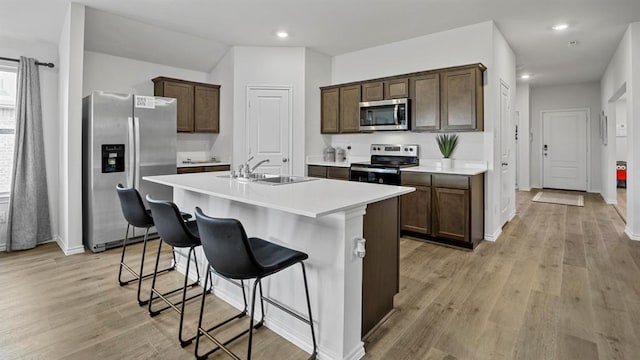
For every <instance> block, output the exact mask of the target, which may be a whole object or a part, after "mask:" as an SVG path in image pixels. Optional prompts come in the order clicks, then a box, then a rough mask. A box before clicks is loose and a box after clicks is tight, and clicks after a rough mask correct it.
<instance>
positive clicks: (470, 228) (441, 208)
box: [400, 172, 484, 249]
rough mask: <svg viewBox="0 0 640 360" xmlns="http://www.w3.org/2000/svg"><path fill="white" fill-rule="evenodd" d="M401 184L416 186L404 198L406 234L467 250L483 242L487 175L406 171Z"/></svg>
mask: <svg viewBox="0 0 640 360" xmlns="http://www.w3.org/2000/svg"><path fill="white" fill-rule="evenodd" d="M405 174H406V175H405ZM402 185H406V186H412V187H415V188H416V191H415V192H413V193H410V194H407V195H403V196H402V199H401V204H402V205H401V211H400V213H401V220H400V224H401V225H400V228H401V232H402V234H403V235H408V236H412V237H415V238H419V239H424V240H428V241H432V242H439V243H444V244H447V245H452V246H457V247H463V248H467V249H473V248H475V247H476V246H477V245H478V243H480V241H482V239H483V238H484V174H479V175H473V176H466V175H449V174H429V173H409V172H403V173H402ZM425 185H431V186H430V187H428V186H425Z"/></svg>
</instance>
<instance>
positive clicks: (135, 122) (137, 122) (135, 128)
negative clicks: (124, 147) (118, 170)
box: [133, 116, 140, 189]
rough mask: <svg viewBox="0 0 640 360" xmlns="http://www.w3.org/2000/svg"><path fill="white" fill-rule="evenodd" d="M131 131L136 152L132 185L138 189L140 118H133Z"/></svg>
mask: <svg viewBox="0 0 640 360" xmlns="http://www.w3.org/2000/svg"><path fill="white" fill-rule="evenodd" d="M133 131H134V134H135V138H136V140H135V142H136V144H135V146H136V151H135V153H136V154H135V175H134V178H133V179H134V181H135V182H134V185H135V188H136V189H139V188H140V118H139V117H137V116H136V117H134V118H133Z"/></svg>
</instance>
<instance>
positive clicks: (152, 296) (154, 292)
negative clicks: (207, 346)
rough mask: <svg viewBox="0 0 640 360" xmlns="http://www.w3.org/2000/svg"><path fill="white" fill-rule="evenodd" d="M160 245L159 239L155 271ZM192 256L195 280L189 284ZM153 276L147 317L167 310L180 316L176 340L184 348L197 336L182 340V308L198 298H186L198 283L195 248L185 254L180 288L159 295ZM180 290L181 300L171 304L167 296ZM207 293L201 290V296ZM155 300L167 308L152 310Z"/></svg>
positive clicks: (194, 296) (198, 274)
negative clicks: (185, 258) (184, 267)
mask: <svg viewBox="0 0 640 360" xmlns="http://www.w3.org/2000/svg"><path fill="white" fill-rule="evenodd" d="M162 243H163V241H162V239H160V243H159V245H158V254H157V255H156V265H155V269H156V270H157V269H158V262H159V260H160V252H161V250H162ZM192 255H193V258H194V261H195V262H196V274H197V279H196V280H195V281H194V282H193V283H191V284H189V271H190V268H191V266H190V265H191V256H192ZM153 275H154V276H153V280H152V281H151V294H150V295H149V303H148V310H149V316H151V317H154V316H156V315H158V314H160V313H161V312H162V311H164V310H167V309H173V310H175V311H176V312H177V313H179V314H180V323H179V328H178V329H179V330H178V340H179V341H180V346H182V347H185V346H187V345H189V344H191V343H192V342H193V339H195V338H196V336H197V333H196V335H194V336H192V337H190V338H187V339H184V338H183V329H184V314H185V311H184V307H185V304H186V303H187V301H189V300H192V299H195V298H196V297H198V296H200V294H196V295H193V296H190V297H187V290H188V289H189V288H192V287H195V286H197V285H198V284H199V283H200V270H198V267H197V258H196V254H195V248H192V247H191V248H189V252H188V254H187V268H186V271H185V276H184V283H183V286H182V287H180V288H177V289H174V290H171V291H168V292H165V293H160V292H159V291H158V290H156V278H157V277H156V275H157V273H155V272H154V274H153ZM181 290H182V298H181V300H180V301H178V302H175V303H174V302H171V301H170V300H169V299H167V296H169V295H171V294H174V293H176V292H178V291H181ZM207 292H208V291H206V290H204V289H203V291H202V295H203V296H204V295H206V293H207ZM156 299H161V300H163V301H164V302H165V303H166V304H167V306H165V307H163V308H160V309H158V310H153V301H154V300H156ZM178 305H179V306H180V308H178Z"/></svg>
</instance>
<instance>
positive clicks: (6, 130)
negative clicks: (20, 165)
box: [0, 67, 16, 196]
mask: <svg viewBox="0 0 640 360" xmlns="http://www.w3.org/2000/svg"><path fill="white" fill-rule="evenodd" d="M15 132H16V71H15V69H13V68H7V67H0V196H2V195H6V194H8V193H9V190H10V189H9V187H10V185H11V169H12V167H13V143H14V140H15Z"/></svg>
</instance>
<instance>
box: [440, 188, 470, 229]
mask: <svg viewBox="0 0 640 360" xmlns="http://www.w3.org/2000/svg"><path fill="white" fill-rule="evenodd" d="M433 204H434V206H433V210H434V211H433V232H432V234H433V236H435V237H441V238H447V239H452V240H458V241H468V240H469V239H470V237H469V232H470V229H469V216H470V215H471V214H470V213H471V211H470V208H469V190H460V189H446V188H434V189H433Z"/></svg>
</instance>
